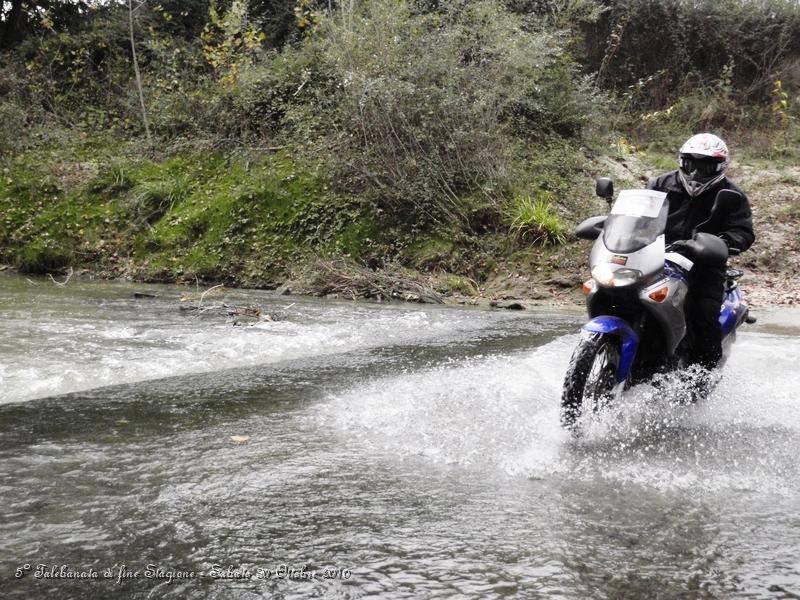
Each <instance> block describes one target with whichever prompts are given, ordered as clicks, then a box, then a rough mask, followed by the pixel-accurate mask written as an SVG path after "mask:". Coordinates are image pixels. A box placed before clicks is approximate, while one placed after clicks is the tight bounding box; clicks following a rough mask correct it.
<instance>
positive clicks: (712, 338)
mask: <svg viewBox="0 0 800 600" xmlns="http://www.w3.org/2000/svg"><path fill="white" fill-rule="evenodd" d="M678 162H679V165H680V167H679V168H678V169H677V170H675V171H670V172H669V173H665V174H663V175H661V176H659V177H657V178H655V179H653V180H651V181H650V183H649V184H648V186H647V187H648V189H651V190H656V191H660V192H666V194H667V200H668V201H669V214H668V216H667V226H666V230H665V236H666V243H667V244H670V243H673V249H674V250H675V251H678V252H680V251H681V243H680V242H681V241H683V240H690V239H691V238H692V236H693V235H694V234H695V233H699V232H706V233H711V234H713V235H717V236H719V237H720V238H722V240H724V241H725V243H726V244H727V245H728V248H729V250H731V251H732V253H733V252H737V251H738V252H743V251H745V250H747V249H748V248H749V247H750V246H751V245H752V243H753V241H754V240H755V234H754V233H753V221H752V212H751V210H750V203H749V202H748V200H747V196H745V194H744V192H742V190H741V189H739V187H738V186H737V185H736V184H735V183H733V182H732V181H731V180H730V179H728V178H727V176H726V175H725V171H726V169H727V168H728V165H729V164H730V154H729V152H728V146H727V145H726V144H725V142H724V141H722V140H721V139H720V138H719V137H717V136H716V135H712V134H710V133H700V134H697V135H693V136H692V137H690V138H689V139H688V140H687V141H686V143H685V144H683V146H681V149H680V152H679V161H678ZM723 189H729V190H734V191H736V192H738V193H739V195H740V201H739V202H738V203H737V202H733V203H730V204H728V205H726V206H724V207H721V209H720V210H719V211H718V212H717V213H715V214H714V215H713V216H712V215H711V208H712V206H713V205H714V200H715V198H716V196H717V193H718V192H719V191H720V190H723ZM675 242H678V243H677V244H675ZM690 258H691V256H690ZM688 284H689V297H688V299H687V308H686V310H687V321H688V324H689V327H690V330H691V331H692V332H693V335H694V344H693V347H692V353H691V354H690V357H689V360H690V362H691V363H692V364H697V365H700V366H702V367H705V368H706V369H712V368H714V367H715V366H716V365H717V363H718V362H719V360H720V358H721V357H722V329H721V327H720V323H719V313H720V306H721V304H722V298H723V294H724V289H723V288H724V285H725V269H724V268H722V267H709V266H703V265H700V264H695V266H694V267H693V268H692V269H691V271H690V272H689V281H688Z"/></svg>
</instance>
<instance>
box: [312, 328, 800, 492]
mask: <svg viewBox="0 0 800 600" xmlns="http://www.w3.org/2000/svg"><path fill="white" fill-rule="evenodd" d="M576 342H577V336H573V335H570V336H564V337H562V338H559V339H557V340H555V341H553V342H551V343H549V344H546V345H544V346H541V347H539V348H537V349H535V350H534V351H532V352H531V353H529V354H515V355H511V356H488V357H476V358H471V359H468V360H464V361H459V362H455V361H454V362H453V363H451V364H442V365H439V366H437V367H435V368H431V369H427V370H422V371H416V372H413V373H407V374H401V375H398V376H392V377H386V378H381V379H376V380H368V381H365V382H364V383H362V384H361V385H359V386H357V387H355V388H353V389H350V390H348V391H347V392H345V393H340V394H337V395H335V396H332V397H331V398H329V401H328V402H327V403H326V404H325V405H323V406H322V407H318V410H320V411H321V413H322V418H323V419H324V421H325V422H326V423H334V424H335V426H336V427H337V428H339V429H340V430H342V431H343V432H345V433H346V435H347V436H348V438H349V439H351V440H355V441H357V442H359V443H364V444H367V445H368V446H370V447H371V448H374V449H377V450H382V451H385V452H387V453H388V454H389V455H390V456H399V457H402V456H409V455H420V456H424V457H427V458H428V459H430V460H432V461H436V462H444V463H448V464H458V465H462V466H465V467H468V468H473V467H475V468H481V467H483V468H491V469H493V470H500V471H503V472H505V473H507V474H509V475H515V476H527V477H532V478H548V477H552V476H558V477H565V478H578V479H604V480H608V481H609V482H610V483H612V484H629V483H630V484H635V485H643V486H649V487H653V488H657V489H660V490H688V491H693V492H699V493H720V492H723V491H726V490H738V491H755V492H770V493H775V494H780V495H782V496H791V495H792V494H797V493H798V491H799V490H798V489H797V488H798V482H800V471H799V470H798V469H799V468H798V465H797V461H796V460H795V459H794V458H793V457H794V454H795V452H796V448H797V442H798V440H797V436H796V435H795V434H796V430H797V429H798V428H800V408H798V405H797V402H796V401H795V398H796V392H795V390H797V389H798V387H800V372H798V370H797V369H796V367H795V365H797V364H800V361H798V358H800V341H798V340H796V339H794V338H788V337H780V336H766V335H759V334H748V335H742V336H740V340H739V342H738V343H737V344H736V346H735V348H734V354H733V357H732V358H731V360H730V361H729V362H728V364H727V366H726V367H725V369H724V372H723V378H722V381H721V382H720V384H719V385H718V386H717V388H716V389H715V391H714V392H713V393H712V394H711V396H710V397H709V398H706V399H704V400H701V401H700V402H699V403H698V404H696V405H691V404H690V405H680V404H678V403H677V401H679V400H685V399H686V398H687V397H688V392H687V389H686V386H685V383H684V382H682V381H681V379H683V377H679V376H676V377H674V378H673V380H672V381H670V380H669V378H667V381H666V382H664V383H662V385H661V386H659V387H654V386H652V385H647V384H645V385H639V386H636V387H635V388H633V389H631V390H628V391H627V392H626V393H625V394H624V395H623V396H622V398H621V399H620V400H619V401H618V402H617V403H616V404H615V405H614V406H613V407H612V408H610V409H607V410H605V411H603V412H601V413H598V414H597V415H593V416H591V417H590V418H588V419H587V422H586V423H584V428H583V435H582V436H581V437H579V438H577V439H575V438H572V437H571V436H569V435H567V434H566V433H565V432H564V431H562V429H561V428H560V426H559V420H558V414H559V402H560V396H561V386H562V381H563V375H564V372H565V370H566V368H567V363H568V361H569V356H570V353H571V352H572V348H573V347H574V344H575V343H576ZM764 439H767V440H770V444H769V445H767V446H765V445H764V443H763V441H764Z"/></svg>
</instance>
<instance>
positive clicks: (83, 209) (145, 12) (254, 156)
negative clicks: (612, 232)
mask: <svg viewBox="0 0 800 600" xmlns="http://www.w3.org/2000/svg"><path fill="white" fill-rule="evenodd" d="M135 5H136V3H134V6H135ZM131 23H132V24H133V34H131ZM664 23H672V24H673V25H671V26H670V27H669V29H668V31H664V26H663V24H664ZM654 40H657V42H658V43H654ZM798 40H800V8H798V7H797V5H796V3H795V2H792V1H790V0H759V1H758V2H752V1H750V0H725V2H719V1H718V0H716V1H712V0H701V1H691V2H690V1H689V0H666V1H665V0H659V1H658V2H656V1H655V0H605V1H602V2H601V1H600V0H575V1H571V2H556V1H552V2H551V1H549V0H536V1H533V0H530V1H528V0H521V1H520V0H477V1H468V0H455V1H452V2H436V1H431V0H359V1H358V2H347V3H337V2H320V1H316V0H279V1H277V2H264V1H262V0H250V1H249V2H248V1H247V0H228V1H226V2H222V1H219V2H216V1H214V0H211V1H207V0H191V1H190V2H176V1H174V0H163V1H161V2H147V3H144V4H141V5H140V6H139V7H138V8H136V9H135V11H133V12H131V11H130V10H129V6H128V5H127V4H126V3H102V4H98V3H87V2H83V1H80V0H76V1H63V2H51V1H47V2H33V1H30V2H22V1H21V0H14V1H12V2H6V3H4V4H3V6H2V8H0V128H2V131H3V132H4V135H3V136H2V138H0V171H1V173H0V175H2V176H1V177H0V261H2V262H5V263H8V264H12V265H14V266H16V267H17V268H19V269H20V270H22V271H26V272H47V271H57V270H59V269H62V268H65V267H68V266H74V267H87V268H90V269H92V270H95V271H99V272H102V273H104V274H106V275H108V276H130V277H135V278H139V279H148V280H164V281H170V280H176V279H177V280H180V279H183V280H193V279H195V278H197V279H201V280H208V281H226V282H229V283H236V284H243V285H264V286H266V285H276V284H278V283H280V282H282V281H284V280H286V279H287V278H291V277H293V276H294V275H295V274H296V273H297V272H299V271H302V270H304V269H306V268H307V267H308V266H309V265H313V264H315V263H316V261H317V260H318V259H319V258H325V259H330V260H338V259H347V260H350V261H353V262H354V263H355V264H358V265H361V266H365V267H368V268H369V269H380V268H382V267H384V266H386V265H390V264H391V265H400V266H401V267H403V268H412V269H417V270H423V271H436V272H442V273H445V274H446V276H445V279H444V280H443V281H444V285H445V287H447V288H448V289H450V290H451V291H454V292H458V293H462V294H467V295H470V294H474V293H476V292H477V286H478V285H480V284H482V283H483V282H484V281H485V280H486V279H487V278H490V277H491V276H492V273H493V271H495V270H496V269H497V268H498V265H502V264H510V263H514V264H528V265H530V264H535V265H539V266H537V267H536V269H538V270H541V271H542V272H543V273H545V272H546V273H550V272H551V271H552V270H553V269H554V268H555V266H554V264H553V261H554V260H562V259H563V260H569V256H568V254H569V252H568V251H567V250H565V249H564V248H562V247H561V246H563V245H564V244H565V242H567V240H568V239H569V237H568V232H569V230H570V229H571V227H572V225H574V224H575V223H576V222H577V221H579V220H580V219H581V218H583V217H585V216H588V214H590V213H591V212H592V209H593V206H592V205H591V204H590V203H589V202H587V201H586V199H587V198H590V197H591V193H590V190H591V183H590V182H591V179H592V178H593V177H594V176H596V175H598V174H605V173H604V172H600V171H601V170H602V167H599V166H598V164H601V163H600V162H599V161H600V159H602V158H603V157H604V156H606V157H611V159H616V160H625V159H627V158H628V157H631V156H642V155H645V156H647V157H648V159H649V161H650V162H651V163H652V164H654V165H655V166H657V167H658V168H663V169H664V170H667V169H671V168H674V166H675V149H676V147H677V146H678V145H679V144H680V143H681V142H682V141H683V139H684V138H685V137H687V136H688V135H689V134H691V133H693V132H695V131H699V130H705V129H709V130H712V131H715V132H717V133H720V134H721V135H723V136H725V137H727V138H729V140H731V141H732V142H733V143H734V144H737V143H738V144H740V145H746V147H747V148H748V152H749V153H750V154H751V155H754V156H757V157H762V158H763V159H765V160H769V161H772V162H774V161H775V160H783V161H790V160H796V159H797V158H798V156H797V150H796V148H797V147H800V145H799V144H798V142H799V141H800V128H799V127H798V114H800V107H799V106H798V100H797V99H798V89H800V71H799V70H798V66H797V65H798V64H800V42H798ZM132 44H133V47H135V49H136V55H137V63H136V65H134V63H133V60H132V52H131V50H132ZM137 68H138V70H139V74H140V77H137V75H136V69H137ZM140 95H141V100H140ZM594 208H595V209H596V206H595V207H594ZM565 253H566V254H565Z"/></svg>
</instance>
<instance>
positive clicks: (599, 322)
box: [583, 315, 639, 382]
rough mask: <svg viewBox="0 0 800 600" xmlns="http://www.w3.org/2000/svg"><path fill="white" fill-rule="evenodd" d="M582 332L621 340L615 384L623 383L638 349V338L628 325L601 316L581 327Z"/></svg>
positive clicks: (614, 318)
mask: <svg viewBox="0 0 800 600" xmlns="http://www.w3.org/2000/svg"><path fill="white" fill-rule="evenodd" d="M583 330H584V331H589V332H592V333H610V334H612V335H616V336H619V337H620V339H621V340H622V351H621V353H620V358H619V369H618V370H617V382H621V381H625V379H626V378H627V377H628V375H629V374H630V372H631V366H632V365H633V359H634V358H635V357H636V350H637V349H638V348H639V336H637V335H636V332H635V331H634V330H633V329H631V326H630V325H628V323H627V322H626V321H625V320H623V319H620V318H619V317H611V316H607V315H603V316H600V317H595V318H594V319H592V320H591V321H589V322H588V323H586V324H585V325H584V326H583Z"/></svg>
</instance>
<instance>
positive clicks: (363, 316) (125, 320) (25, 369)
mask: <svg viewBox="0 0 800 600" xmlns="http://www.w3.org/2000/svg"><path fill="white" fill-rule="evenodd" d="M69 308H70V307H67V309H66V310H64V313H65V314H64V316H63V317H62V318H57V317H56V316H55V314H58V313H57V312H56V313H55V314H54V313H52V312H44V313H36V312H35V311H34V312H30V313H25V312H24V311H19V312H18V313H16V314H11V315H10V317H11V318H8V319H6V320H5V322H4V323H3V326H2V328H0V329H2V330H3V332H5V333H7V334H8V335H6V336H5V342H4V343H2V344H1V345H0V403H9V402H20V401H25V400H31V399H34V398H41V397H45V396H51V395H59V394H65V393H69V392H76V391H82V390H88V389H92V388H96V387H102V386H106V385H113V384H123V383H134V382H138V381H146V380H152V379H158V378H162V377H171V376H178V375H188V374H193V373H207V372H215V371H219V370H223V369H230V368H238V367H248V366H256V365H262V364H269V363H274V362H278V361H285V360H294V359H301V358H307V357H312V356H320V355H329V354H336V353H343V352H349V351H353V350H359V349H364V348H369V347H374V346H378V345H386V344H394V343H404V342H412V341H413V342H415V343H416V342H418V341H420V340H421V341H422V342H423V343H424V341H425V340H431V339H435V338H437V337H439V336H443V335H450V334H453V333H454V332H458V331H464V330H478V329H480V328H481V327H485V326H486V321H485V320H484V319H481V318H476V317H475V315H474V314H471V313H467V312H466V311H457V310H454V311H443V310H432V311H431V310H421V309H412V308H405V307H403V308H387V309H375V308H373V307H365V306H364V305H357V304H354V305H353V306H352V307H348V306H342V305H337V304H332V305H331V306H329V307H328V306H326V307H325V309H324V310H321V309H319V307H317V306H312V307H311V308H309V307H306V306H303V305H302V303H299V304H298V305H297V307H296V311H297V314H289V316H288V318H286V319H284V320H278V321H272V322H263V323H258V324H255V325H251V326H248V325H245V326H233V324H232V323H231V322H228V321H227V320H226V319H225V317H224V316H221V317H219V318H215V319H198V318H193V317H191V316H186V315H181V314H180V313H179V311H178V310H176V309H173V310H170V311H169V312H167V311H165V310H163V308H162V310H161V312H160V313H159V314H158V315H157V316H153V315H152V314H148V312H147V308H149V307H145V308H141V309H137V307H135V306H133V307H130V308H128V307H125V309H120V308H118V309H116V313H113V314H108V313H106V312H103V311H96V312H95V313H92V312H91V311H88V310H87V311H85V312H84V314H81V313H80V311H79V310H75V309H73V310H69ZM62 310H63V309H62ZM12 333H13V335H14V336H16V337H12V335H11V334H12Z"/></svg>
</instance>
